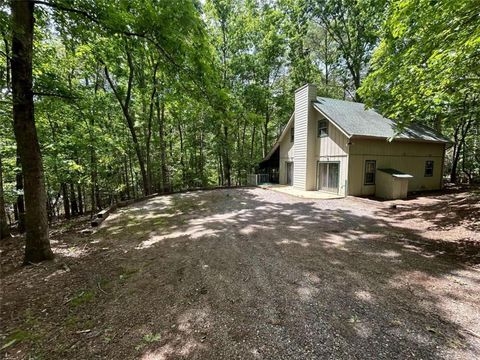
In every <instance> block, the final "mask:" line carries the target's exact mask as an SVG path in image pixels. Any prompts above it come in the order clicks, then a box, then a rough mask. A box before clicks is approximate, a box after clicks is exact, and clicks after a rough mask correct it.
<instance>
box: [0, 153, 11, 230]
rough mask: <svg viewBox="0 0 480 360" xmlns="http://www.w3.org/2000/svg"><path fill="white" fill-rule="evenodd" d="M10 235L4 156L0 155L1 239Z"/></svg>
mask: <svg viewBox="0 0 480 360" xmlns="http://www.w3.org/2000/svg"><path fill="white" fill-rule="evenodd" d="M7 237H10V227H9V225H8V222H7V212H6V211H5V198H4V196H3V168H2V158H1V157H0V240H1V239H5V238H7Z"/></svg>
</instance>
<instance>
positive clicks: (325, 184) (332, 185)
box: [317, 162, 340, 193]
mask: <svg viewBox="0 0 480 360" xmlns="http://www.w3.org/2000/svg"><path fill="white" fill-rule="evenodd" d="M339 173H340V163H338V162H319V163H318V165H317V190H323V191H328V192H334V193H338V184H339V178H340V176H339Z"/></svg>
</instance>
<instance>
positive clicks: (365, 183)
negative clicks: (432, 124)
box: [260, 84, 449, 198]
mask: <svg viewBox="0 0 480 360" xmlns="http://www.w3.org/2000/svg"><path fill="white" fill-rule="evenodd" d="M447 144H449V140H448V139H446V138H445V137H443V136H442V135H440V134H438V133H436V132H435V131H433V130H432V129H429V128H426V127H423V126H419V125H411V126H409V127H408V128H405V129H404V130H403V131H401V132H399V133H397V129H396V127H395V123H394V122H393V121H392V120H390V119H387V118H384V117H383V116H382V115H380V114H379V113H377V112H375V111H374V110H366V109H365V106H364V105H363V104H361V103H354V102H350V101H342V100H335V99H330V98H324V97H317V94H316V88H315V86H314V85H310V84H307V85H305V86H303V87H301V88H300V89H298V90H297V91H296V92H295V111H294V113H293V115H292V116H291V118H290V120H289V121H288V123H287V125H286V126H285V128H284V130H283V132H282V134H281V136H280V137H279V139H278V141H277V142H276V143H275V145H274V146H273V148H272V150H271V151H270V152H269V154H268V155H267V156H266V157H265V158H264V159H263V161H262V163H261V164H260V167H263V168H266V167H267V168H269V169H270V171H273V172H274V173H275V172H276V171H278V178H279V183H280V184H285V185H291V186H293V187H294V188H297V189H300V190H307V191H308V190H319V191H326V192H331V193H336V194H339V195H344V196H346V195H355V196H363V195H377V196H381V197H386V198H399V197H405V196H406V193H407V191H408V192H411V191H421V190H436V189H440V188H441V187H442V173H443V163H444V158H445V149H446V146H447ZM275 167H277V169H275ZM272 169H273V170H272Z"/></svg>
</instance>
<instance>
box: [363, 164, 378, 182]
mask: <svg viewBox="0 0 480 360" xmlns="http://www.w3.org/2000/svg"><path fill="white" fill-rule="evenodd" d="M376 167H377V162H376V161H375V160H365V185H375V170H376Z"/></svg>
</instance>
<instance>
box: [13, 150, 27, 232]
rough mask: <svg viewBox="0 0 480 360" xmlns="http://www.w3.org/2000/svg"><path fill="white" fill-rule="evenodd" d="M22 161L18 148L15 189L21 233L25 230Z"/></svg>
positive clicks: (18, 225) (18, 226)
mask: <svg viewBox="0 0 480 360" xmlns="http://www.w3.org/2000/svg"><path fill="white" fill-rule="evenodd" d="M21 167H22V163H21V161H20V155H19V153H18V148H17V168H19V169H18V170H17V173H16V174H15V189H16V190H17V207H16V209H17V220H18V224H17V230H18V232H19V233H20V234H23V233H24V232H25V201H24V196H23V194H24V191H23V174H22V171H21V169H20V168H21Z"/></svg>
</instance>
